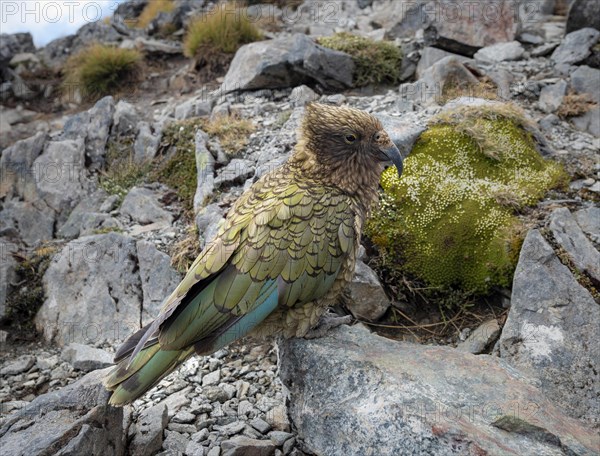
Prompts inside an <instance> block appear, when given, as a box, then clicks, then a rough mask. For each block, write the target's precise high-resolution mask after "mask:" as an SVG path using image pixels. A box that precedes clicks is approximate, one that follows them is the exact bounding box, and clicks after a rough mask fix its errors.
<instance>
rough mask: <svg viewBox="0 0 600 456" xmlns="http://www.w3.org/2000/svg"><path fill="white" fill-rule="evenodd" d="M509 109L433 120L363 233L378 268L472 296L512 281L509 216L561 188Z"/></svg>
mask: <svg viewBox="0 0 600 456" xmlns="http://www.w3.org/2000/svg"><path fill="white" fill-rule="evenodd" d="M525 124H526V120H525V118H524V117H523V116H521V115H520V114H519V112H518V111H517V110H515V109H513V108H511V107H510V106H507V105H501V104H495V105H494V106H483V107H461V108H458V109H456V110H455V111H452V112H449V113H446V114H443V115H442V116H439V117H438V118H437V119H435V120H434V121H433V122H432V123H431V125H430V128H429V129H428V130H427V131H425V132H424V133H423V134H422V135H421V137H420V138H419V140H418V141H417V143H416V144H415V146H414V148H413V150H412V152H411V154H410V156H409V157H408V158H407V159H406V160H405V169H404V174H403V176H402V178H400V179H399V178H398V176H397V174H396V170H395V168H391V169H388V170H386V171H385V172H384V173H383V175H382V178H381V185H382V188H383V192H382V195H381V201H380V205H379V207H378V208H377V209H376V210H375V211H374V212H373V215H372V217H371V219H370V220H369V222H368V223H367V230H366V231H367V235H368V236H369V237H370V238H371V240H372V241H373V242H374V244H376V245H377V246H378V247H379V248H380V251H381V254H382V256H383V258H384V263H385V264H386V267H388V268H389V267H391V268H396V269H400V270H401V271H402V273H408V274H409V275H412V276H413V277H416V278H417V279H419V280H421V281H423V282H425V283H426V284H427V285H428V286H431V287H435V288H438V289H444V288H446V289H450V288H454V289H460V290H463V291H467V292H469V293H474V294H485V293H488V292H489V291H490V290H491V288H492V287H495V286H501V287H506V286H509V285H510V284H511V281H512V273H513V271H514V266H515V263H516V260H517V258H518V254H519V249H520V245H521V237H522V226H521V222H520V221H519V219H518V218H517V216H516V215H517V211H518V210H519V209H521V208H523V207H524V206H528V205H532V204H535V203H536V202H537V201H538V200H539V199H540V198H542V197H543V196H544V194H545V193H546V192H547V191H548V190H549V189H552V188H555V187H558V186H561V185H564V184H566V182H567V175H566V173H565V172H564V170H563V168H562V166H561V165H559V164H558V163H555V162H552V161H549V160H545V159H544V158H543V157H542V156H541V155H540V154H539V153H538V151H537V149H536V145H535V142H534V139H533V138H532V136H531V134H530V133H529V132H528V131H527V130H526V129H525V128H524V125H525Z"/></svg>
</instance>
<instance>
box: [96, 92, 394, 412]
mask: <svg viewBox="0 0 600 456" xmlns="http://www.w3.org/2000/svg"><path fill="white" fill-rule="evenodd" d="M390 163H393V164H394V165H395V166H396V167H397V168H398V173H399V174H400V173H401V171H402V157H401V155H400V152H399V150H398V148H397V147H396V146H395V145H394V143H393V142H392V141H391V140H390V138H389V136H388V134H387V133H386V132H385V131H384V129H383V126H382V124H381V123H380V122H379V120H378V119H377V118H375V117H374V116H372V115H370V114H368V113H366V112H364V111H361V110H358V109H354V108H350V107H340V106H332V105H325V104H319V103H311V104H308V105H307V106H306V109H305V114H304V118H303V120H302V124H301V127H300V129H299V132H298V142H297V144H296V146H295V147H294V150H293V152H292V153H291V155H290V157H289V159H288V160H287V162H286V163H284V164H283V165H281V166H280V167H279V168H276V169H274V170H272V171H270V172H269V173H267V174H265V175H263V176H262V177H261V178H260V179H258V180H257V181H256V182H255V183H254V184H253V185H252V186H251V187H250V188H249V189H248V190H247V191H246V192H244V193H243V194H242V195H241V196H240V198H239V199H238V200H237V201H236V202H235V204H234V205H233V207H232V208H231V209H230V211H229V212H228V214H227V217H226V219H225V221H224V223H222V224H221V226H220V229H219V232H218V234H217V235H216V237H215V239H214V240H213V241H212V242H210V243H208V244H207V245H206V247H205V248H204V250H203V251H202V252H201V253H200V255H199V256H198V258H196V260H195V261H194V263H193V264H192V266H191V267H190V269H189V271H188V272H187V274H186V276H185V277H184V279H183V280H182V281H181V283H180V284H179V285H178V286H177V288H176V289H175V290H174V291H173V292H172V293H171V295H170V296H169V297H167V298H166V300H165V301H164V304H163V307H162V309H161V311H160V313H159V314H158V315H157V316H156V318H155V319H154V321H152V322H151V323H149V324H148V325H146V326H144V327H143V328H142V329H140V330H138V331H137V332H136V333H134V334H133V335H131V336H130V337H129V338H128V339H127V340H126V341H125V342H124V343H123V345H122V346H121V347H120V348H119V350H118V351H117V353H116V355H115V363H116V366H115V367H114V368H113V369H112V371H111V372H110V373H109V374H108V375H107V377H106V378H105V381H104V383H105V386H106V387H107V388H108V389H109V390H111V391H112V395H111V398H110V403H111V404H113V405H117V406H118V405H124V404H128V403H131V402H132V401H134V400H135V399H137V398H138V397H140V396H141V395H143V394H144V393H145V392H146V391H148V390H149V389H150V388H152V387H153V386H154V385H156V384H157V383H158V382H159V381H160V380H161V379H162V378H163V377H164V376H166V375H167V374H168V373H170V372H171V371H172V370H173V369H175V368H176V367H177V366H178V365H180V364H181V363H183V362H184V361H185V360H186V359H187V358H188V357H189V356H191V355H192V354H194V353H196V354H198V355H208V354H211V353H213V352H215V351H217V350H219V349H220V348H222V347H224V346H226V345H227V344H229V343H231V342H233V341H235V340H237V339H239V338H241V337H244V336H247V335H250V336H259V337H262V336H283V337H303V336H305V335H306V334H307V333H308V332H309V330H311V328H313V327H314V326H315V325H317V324H318V323H319V319H320V318H321V316H322V315H323V314H324V313H325V311H326V309H327V307H328V306H330V305H334V304H335V301H336V299H337V298H338V295H339V294H340V292H341V291H342V290H343V288H344V287H345V286H346V285H347V284H348V283H349V282H350V280H351V279H352V275H353V273H354V266H355V262H356V256H357V252H358V248H359V246H360V233H361V228H362V226H363V223H364V221H365V218H366V217H367V215H368V213H369V210H370V208H371V206H372V205H373V203H374V202H376V201H377V196H378V188H379V179H380V175H381V173H382V171H383V170H384V168H385V167H386V166H387V165H388V164H390Z"/></svg>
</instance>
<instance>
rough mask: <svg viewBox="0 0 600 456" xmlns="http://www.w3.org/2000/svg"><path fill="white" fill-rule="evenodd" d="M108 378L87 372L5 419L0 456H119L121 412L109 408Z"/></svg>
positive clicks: (121, 449)
mask: <svg viewBox="0 0 600 456" xmlns="http://www.w3.org/2000/svg"><path fill="white" fill-rule="evenodd" d="M106 374H107V369H104V370H97V371H94V372H91V373H89V374H87V375H86V376H85V377H83V378H82V379H80V380H78V381H77V382H75V383H73V384H71V385H69V386H66V387H64V388H62V389H60V390H58V391H55V392H52V393H48V394H43V395H42V396H39V397H37V398H36V399H35V400H33V401H32V402H31V403H30V404H29V405H27V406H25V407H24V408H22V409H21V410H19V411H18V412H16V413H14V414H13V415H12V416H9V417H7V418H6V420H5V422H4V425H3V426H2V428H0V453H1V454H2V456H37V455H39V456H43V455H50V454H52V455H62V456H67V455H84V454H85V455H92V454H93V455H105V456H113V455H114V456H119V455H123V454H124V450H125V436H124V435H123V409H122V408H115V407H111V406H109V405H107V404H108V398H109V396H110V394H109V392H108V391H107V390H106V389H105V388H104V386H103V385H102V379H103V377H104V376H105V375H106Z"/></svg>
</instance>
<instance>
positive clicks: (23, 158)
mask: <svg viewBox="0 0 600 456" xmlns="http://www.w3.org/2000/svg"><path fill="white" fill-rule="evenodd" d="M47 139H48V136H47V135H46V134H45V133H42V132H40V133H37V134H36V135H35V136H31V137H29V138H27V139H23V140H21V141H17V142H16V143H14V144H13V145H12V146H10V147H7V148H6V149H4V150H3V151H2V155H1V156H0V173H1V175H2V179H0V198H5V201H6V200H9V199H11V198H18V199H20V200H25V201H33V200H36V199H37V190H36V180H37V175H38V173H36V170H35V168H34V166H33V164H34V162H35V160H36V159H37V158H38V157H39V156H40V155H41V154H42V152H43V151H44V146H45V144H46V140H47Z"/></svg>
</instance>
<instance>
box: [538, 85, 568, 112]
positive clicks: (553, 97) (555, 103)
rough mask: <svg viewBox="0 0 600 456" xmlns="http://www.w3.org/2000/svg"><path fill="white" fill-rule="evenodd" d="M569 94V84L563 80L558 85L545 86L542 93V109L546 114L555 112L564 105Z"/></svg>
mask: <svg viewBox="0 0 600 456" xmlns="http://www.w3.org/2000/svg"><path fill="white" fill-rule="evenodd" d="M566 94H567V82H566V81H565V80H564V79H561V80H560V81H558V82H557V83H556V84H551V85H547V86H545V87H544V88H543V89H542V91H541V92H540V102H539V103H540V108H541V110H542V111H544V112H554V111H556V110H557V109H558V107H559V106H560V105H561V104H562V102H563V98H564V96H565V95H566Z"/></svg>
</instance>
